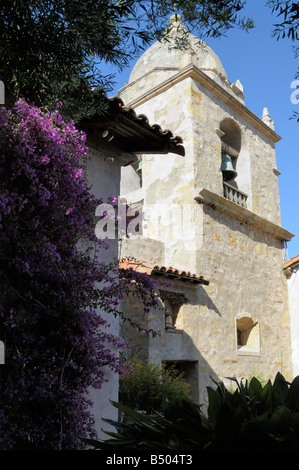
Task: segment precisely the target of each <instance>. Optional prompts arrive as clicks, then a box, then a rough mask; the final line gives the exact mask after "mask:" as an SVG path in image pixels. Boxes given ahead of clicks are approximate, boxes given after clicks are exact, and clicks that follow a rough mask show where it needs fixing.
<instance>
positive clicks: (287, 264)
mask: <svg viewBox="0 0 299 470" xmlns="http://www.w3.org/2000/svg"><path fill="white" fill-rule="evenodd" d="M298 263H299V255H297V256H294V257H293V258H291V259H290V260H289V261H286V262H285V263H284V265H283V268H284V269H286V268H290V267H291V266H294V265H295V264H298Z"/></svg>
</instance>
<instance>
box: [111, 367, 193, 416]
mask: <svg viewBox="0 0 299 470" xmlns="http://www.w3.org/2000/svg"><path fill="white" fill-rule="evenodd" d="M129 365H130V369H131V370H129V371H127V372H126V373H125V374H124V375H123V376H121V377H120V379H119V401H120V402H121V403H122V404H124V405H127V406H129V407H131V408H134V409H137V410H142V411H143V412H145V413H147V414H150V413H152V412H158V411H160V412H161V411H162V408H161V404H162V402H163V400H165V399H168V400H173V399H175V398H177V397H181V396H185V397H188V396H189V392H190V390H189V385H188V384H187V382H186V381H185V380H184V379H183V377H182V374H179V373H178V371H177V370H176V369H175V367H170V368H167V367H166V365H165V364H155V363H151V364H146V363H144V362H142V361H138V360H137V359H136V358H135V359H132V360H131V361H130V362H129Z"/></svg>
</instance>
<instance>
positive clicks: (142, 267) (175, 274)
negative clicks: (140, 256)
mask: <svg viewBox="0 0 299 470" xmlns="http://www.w3.org/2000/svg"><path fill="white" fill-rule="evenodd" d="M119 268H120V269H130V268H132V269H133V270H134V271H137V272H141V273H146V274H148V275H149V276H153V275H155V276H165V277H168V278H170V279H179V280H181V281H188V282H193V283H194V284H205V285H209V281H207V280H206V279H204V277H203V276H200V275H198V274H192V273H190V272H189V271H182V270H180V269H175V268H172V267H169V268H167V267H166V266H160V265H150V264H148V263H147V262H146V261H136V260H126V259H124V260H123V259H122V260H119Z"/></svg>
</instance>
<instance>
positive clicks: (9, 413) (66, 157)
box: [0, 100, 155, 450]
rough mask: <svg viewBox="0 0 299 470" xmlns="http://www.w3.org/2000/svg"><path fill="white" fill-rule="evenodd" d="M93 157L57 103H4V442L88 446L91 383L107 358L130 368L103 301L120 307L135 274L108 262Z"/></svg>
mask: <svg viewBox="0 0 299 470" xmlns="http://www.w3.org/2000/svg"><path fill="white" fill-rule="evenodd" d="M87 158H88V157H87V147H86V145H85V135H84V134H83V133H81V132H79V131H78V130H77V129H76V127H75V125H74V123H72V122H69V123H66V122H64V121H63V119H62V117H61V115H60V114H59V112H58V111H55V112H52V113H51V114H47V113H42V112H41V111H40V109H38V108H37V107H34V106H29V105H28V104H27V103H26V102H24V101H22V100H20V101H18V102H17V103H16V104H15V106H14V108H13V109H12V110H7V109H6V108H5V107H2V108H1V110H0V257H1V265H0V339H1V340H2V341H4V343H5V364H4V365H1V366H0V376H1V377H0V378H1V382H0V449H39V450H41V449H81V448H82V445H83V444H82V437H92V436H94V431H93V416H92V415H91V413H90V406H89V405H90V402H89V399H88V394H87V393H86V392H87V390H88V389H89V388H90V387H94V388H98V389H99V388H101V386H102V384H103V382H105V380H106V377H105V373H104V366H108V367H109V368H110V369H112V370H113V371H115V372H116V373H120V374H121V373H123V372H124V371H125V370H126V366H125V364H123V363H122V361H121V359H120V357H121V356H120V355H119V354H118V353H119V351H120V350H122V349H124V348H126V347H127V346H128V345H126V344H125V343H124V342H123V341H122V340H121V339H119V338H117V337H115V336H113V335H111V334H110V333H109V330H108V329H107V326H108V325H107V322H106V321H105V320H104V319H103V318H102V316H101V315H99V313H98V307H100V308H101V309H104V310H105V311H107V312H109V313H112V314H113V313H114V314H115V315H117V314H118V313H119V312H118V304H119V300H120V299H121V298H122V297H123V296H124V292H125V290H126V289H128V288H129V284H130V283H131V282H132V281H131V280H130V279H128V281H127V282H126V283H125V287H124V286H121V285H120V284H119V282H118V281H117V276H116V275H114V274H115V273H116V271H117V268H115V270H114V274H113V273H112V274H111V269H110V268H109V269H108V268H107V266H104V265H103V264H101V261H100V259H101V250H105V249H106V248H107V246H106V244H105V243H104V241H101V240H98V239H97V238H96V236H95V234H94V214H95V207H96V205H97V203H98V202H99V201H97V200H96V198H95V197H94V196H93V195H92V194H91V192H90V188H89V187H88V183H87V181H86V177H85V168H86V161H87ZM99 286H100V287H99ZM151 288H153V289H154V286H151V285H150V284H148V285H147V289H149V290H150V289H151ZM151 302H152V304H153V305H154V303H155V301H154V291H153V296H152V297H151V296H150V297H149V298H148V307H149V306H150V304H151Z"/></svg>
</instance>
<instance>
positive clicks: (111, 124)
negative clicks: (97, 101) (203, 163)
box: [80, 94, 185, 156]
mask: <svg viewBox="0 0 299 470" xmlns="http://www.w3.org/2000/svg"><path fill="white" fill-rule="evenodd" d="M103 98H104V99H105V100H106V101H107V104H108V110H107V112H106V113H105V114H102V115H96V116H93V117H91V118H88V119H83V120H82V121H81V122H80V127H81V128H83V130H85V131H86V132H91V131H93V132H96V133H97V134H98V136H100V135H102V133H103V132H104V131H109V132H110V133H111V136H112V135H113V141H112V142H113V143H114V144H115V145H116V146H118V147H119V148H122V149H123V150H125V151H127V152H130V153H157V154H159V153H169V152H171V153H175V154H178V155H181V156H184V155H185V148H184V146H183V145H182V143H183V140H182V138H181V137H179V136H174V135H173V134H172V132H171V131H170V130H162V129H161V127H160V126H159V125H158V124H152V125H151V124H149V120H148V118H147V117H146V116H145V115H144V114H136V112H135V110H134V109H133V108H131V107H129V106H125V105H124V103H123V101H122V100H121V99H120V98H118V97H117V96H113V97H111V98H108V97H107V95H105V94H103Z"/></svg>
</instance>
